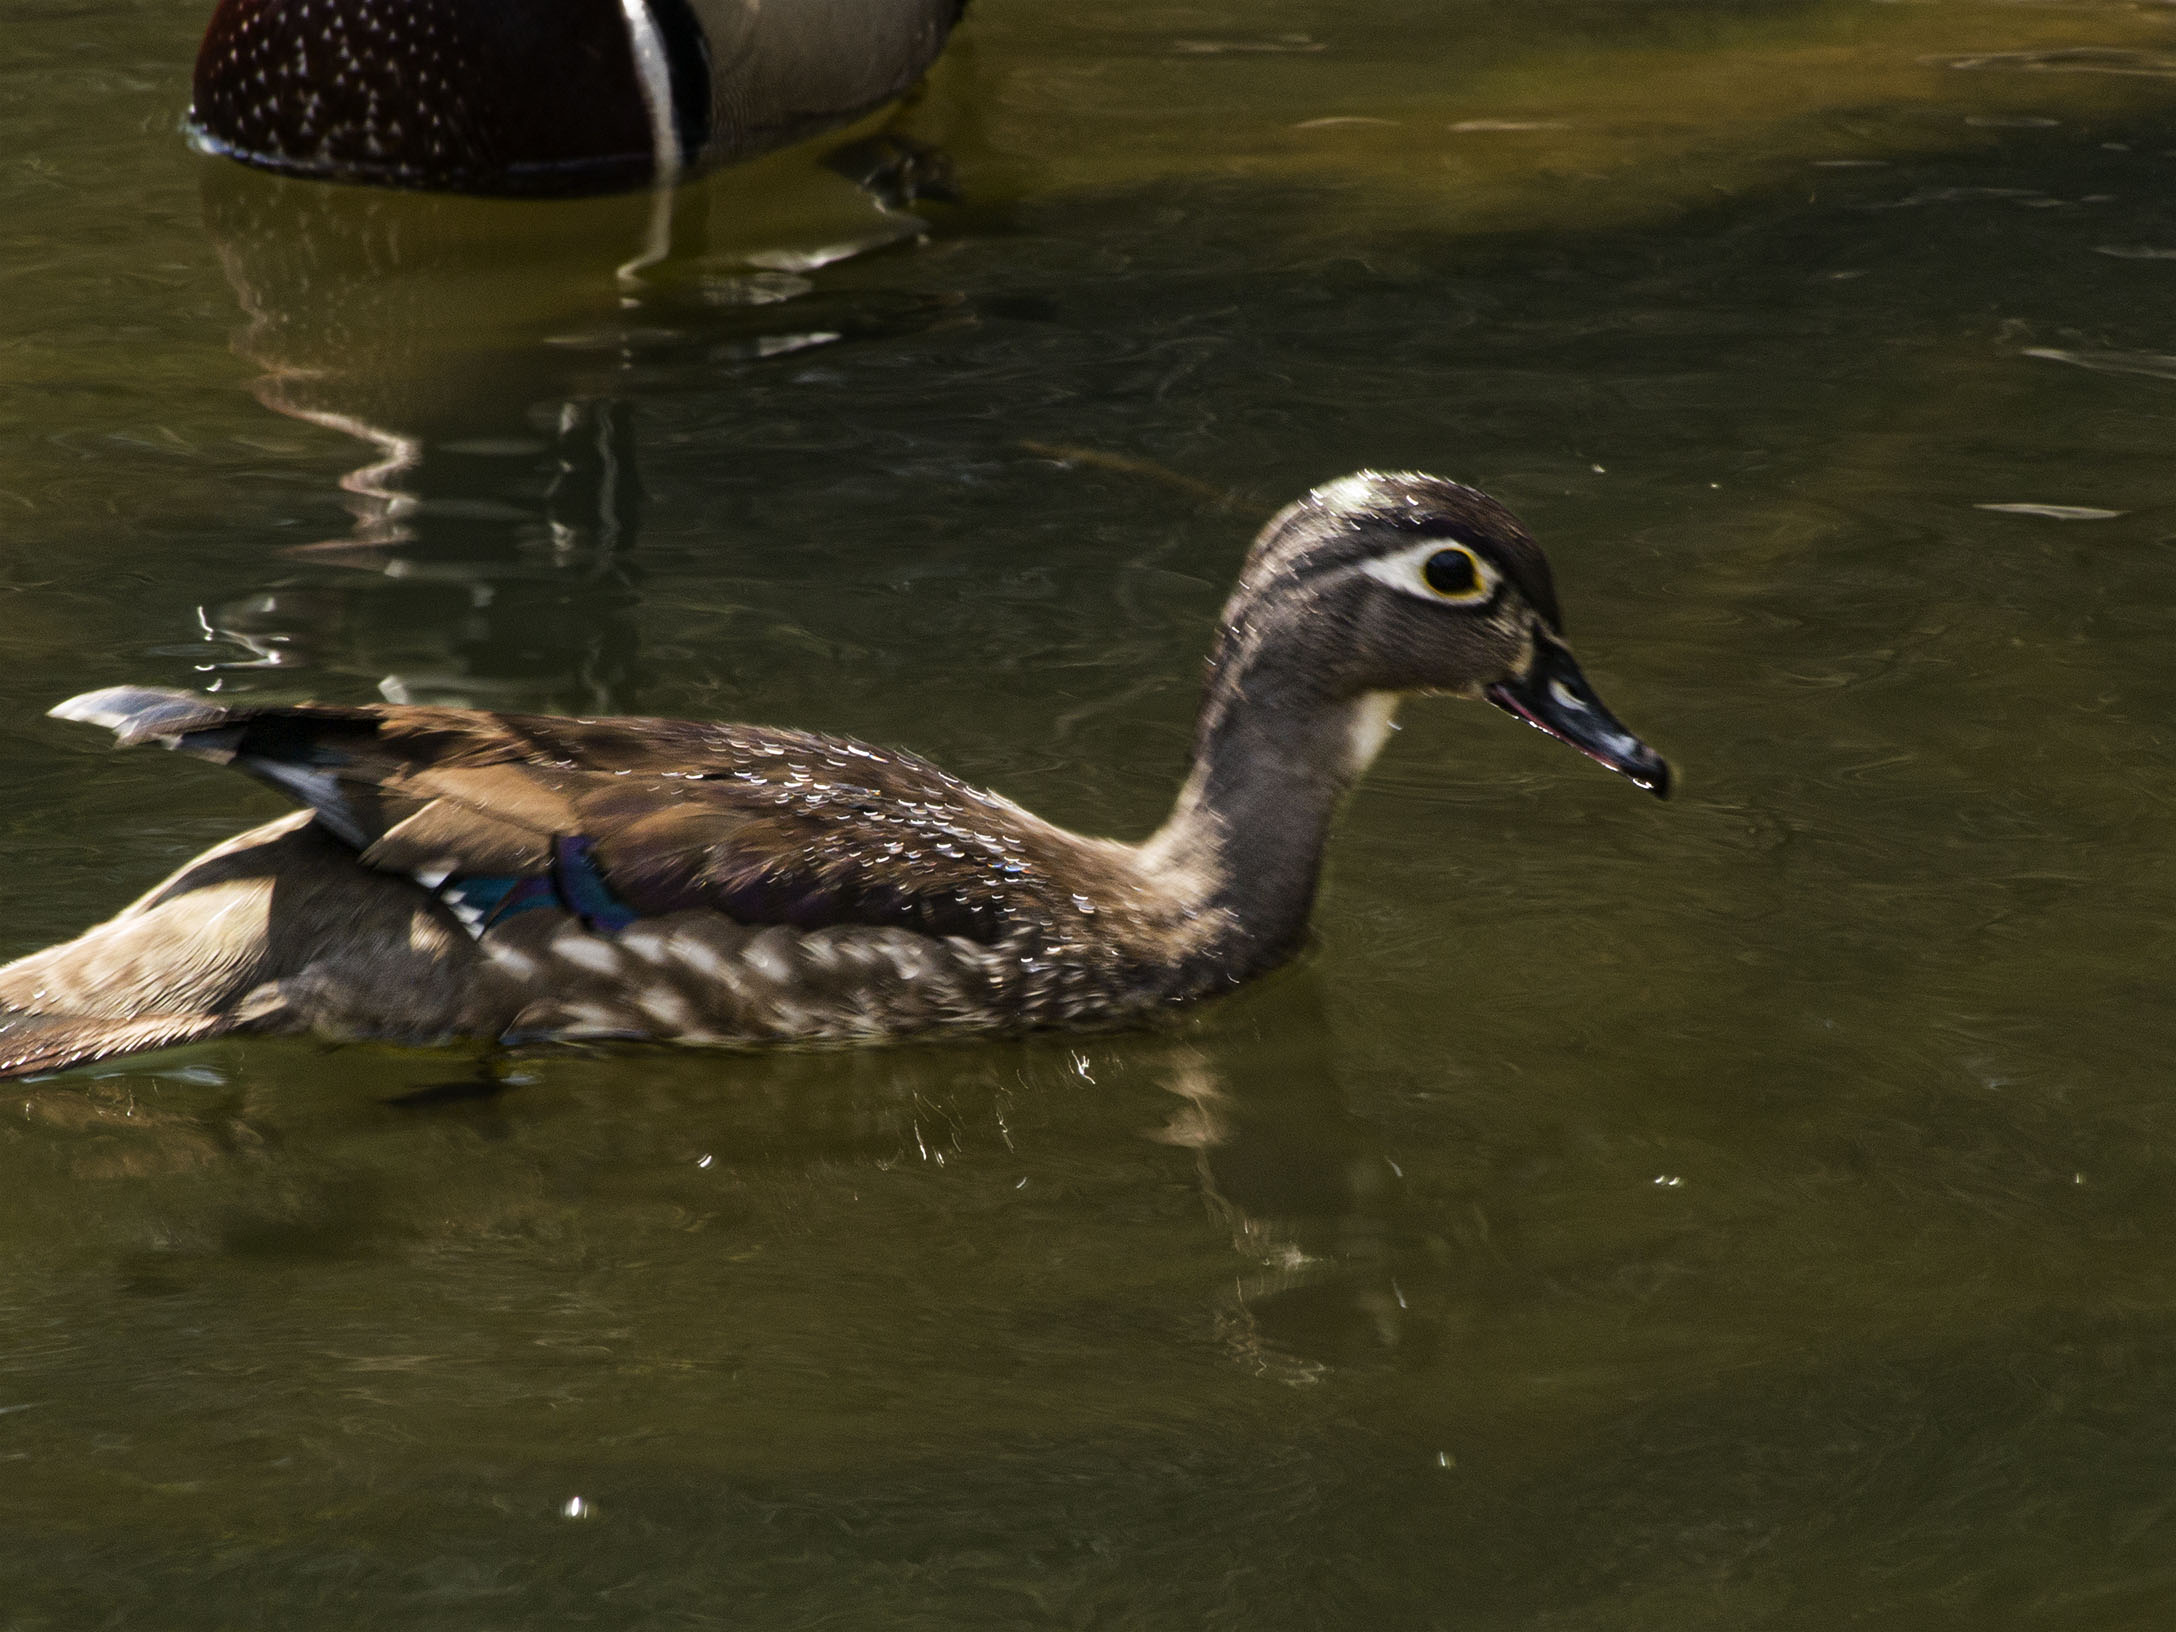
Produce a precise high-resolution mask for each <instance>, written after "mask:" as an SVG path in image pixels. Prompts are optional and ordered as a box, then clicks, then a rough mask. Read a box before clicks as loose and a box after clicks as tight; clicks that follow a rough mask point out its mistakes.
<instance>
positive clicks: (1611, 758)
mask: <svg viewBox="0 0 2176 1632" xmlns="http://www.w3.org/2000/svg"><path fill="white" fill-rule="evenodd" d="M1486 695H1487V697H1488V700H1489V701H1490V702H1492V703H1494V704H1495V705H1496V706H1497V707H1498V708H1500V709H1502V710H1503V711H1504V712H1505V713H1507V714H1516V715H1517V716H1518V717H1519V718H1520V719H1522V720H1524V721H1525V722H1526V723H1527V724H1528V725H1531V726H1534V727H1536V728H1537V729H1539V730H1543V731H1546V732H1548V733H1549V735H1550V736H1552V737H1555V738H1556V739H1557V740H1558V741H1559V742H1568V743H1570V744H1571V745H1572V746H1573V747H1574V748H1576V749H1578V750H1579V751H1580V752H1581V753H1582V754H1585V755H1586V756H1587V758H1589V759H1591V760H1594V761H1596V762H1597V763H1599V764H1603V765H1607V766H1608V767H1609V768H1610V769H1611V770H1613V771H1616V772H1617V773H1618V774H1620V775H1622V776H1628V777H1630V778H1631V779H1632V781H1633V782H1634V783H1635V784H1636V785H1637V786H1639V787H1643V788H1645V789H1646V790H1647V791H1648V792H1649V793H1652V794H1653V795H1654V796H1655V797H1656V798H1658V799H1667V798H1669V797H1670V767H1669V764H1668V763H1667V762H1666V761H1665V760H1664V759H1663V757H1662V756H1661V755H1660V754H1658V753H1656V752H1655V751H1654V749H1652V748H1650V747H1648V746H1647V744H1646V743H1644V742H1642V741H1640V739H1639V738H1637V737H1635V736H1634V735H1633V734H1632V733H1631V732H1629V731H1627V730H1626V729H1625V728H1624V727H1623V726H1622V725H1620V724H1619V723H1618V721H1617V717H1616V716H1615V715H1614V714H1612V713H1610V711H1609V710H1608V709H1606V708H1604V707H1603V706H1602V700H1601V698H1599V697H1597V696H1595V695H1594V688H1593V687H1592V686H1590V685H1588V684H1587V677H1586V676H1585V675H1583V674H1581V673H1580V672H1579V665H1578V664H1577V663H1574V662H1573V661H1572V654H1571V653H1570V652H1569V651H1567V650H1566V649H1565V648H1564V647H1562V646H1560V645H1558V644H1557V643H1556V642H1555V641H1553V640H1550V639H1548V638H1547V637H1546V636H1544V637H1543V638H1542V639H1541V640H1540V641H1539V642H1538V643H1537V645H1536V647H1535V651H1534V662H1533V666H1532V667H1531V668H1529V669H1528V670H1527V671H1526V673H1525V674H1523V675H1521V676H1520V677H1519V678H1518V679H1516V680H1499V681H1498V682H1497V683H1496V684H1495V685H1493V686H1490V687H1489V688H1488V691H1487V693H1486Z"/></svg>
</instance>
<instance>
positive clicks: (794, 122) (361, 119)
mask: <svg viewBox="0 0 2176 1632" xmlns="http://www.w3.org/2000/svg"><path fill="white" fill-rule="evenodd" d="M963 4H964V0H220V4H219V8H218V10H217V11H216V12H214V13H213V15H212V21H211V26H210V27H209V28H208V29H207V30H206V32H205V35H204V43H203V45H202V47H201V48H200V49H199V50H198V52H197V60H196V82H195V87H194V97H193V100H192V103H191V106H190V109H189V128H190V132H191V135H192V137H193V138H194V140H195V141H196V142H197V144H198V145H199V146H201V147H203V148H206V149H208V150H209V151H211V152H215V153H220V154H224V155H226V156H227V157H230V158H236V159H240V160H242V161H244V162H245V163H248V164H254V165H258V166H261V167H263V168H266V169H270V170H280V171H284V172H286V173H288V174H290V175H299V176H312V177H318V178H321V179H327V180H337V181H356V182H371V183H376V184H378V185H381V186H388V187H422V188H430V189H433V190H437V191H443V192H461V193H502V194H519V195H526V196H531V197H547V196H554V195H568V194H575V193H596V192H614V191H618V190H621V189H626V188H636V187H645V186H651V185H665V184H668V183H671V182H673V181H677V180H679V179H681V178H682V177H684V176H688V175H692V174H694V173H696V172H697V171H700V170H704V169H707V168H709V167H711V166H713V165H717V164H723V163H728V162H730V161H732V160H735V159H744V158H749V157H752V156H754V155H755V154H758V153H763V152H768V151H769V150H771V149H772V148H776V147H782V146H784V145H785V144H786V143H788V142H792V141H798V140H800V139H801V138H802V137H804V136H807V135H811V134H813V133H814V132H816V131H818V130H821V129H824V128H826V127H828V126H831V125H836V124H841V123H843V122H845V121H846V120H849V119H853V118H855V117H858V116H859V115H861V114H863V113H866V112H868V111H869V110H870V109H872V108H875V107H878V106H880V105H881V104H883V103H885V102H889V101H891V100H892V99H893V98H894V97H896V96H898V95H899V94H900V93H901V92H903V91H905V90H906V89H907V88H908V87H909V86H910V85H912V84H913V83H914V82H915V81H916V80H917V79H919V78H920V77H921V76H922V74H923V72H924V71H925V70H926V69H927V68H928V67H929V65H930V64H931V63H932V62H933V61H935V60H936V57H937V53H938V52H939V51H941V50H942V49H943V48H944V42H945V38H946V36H947V34H949V32H950V31H951V28H952V25H953V23H954V22H955V21H957V20H958V17H959V13H960V8H961V6H962V5H963Z"/></svg>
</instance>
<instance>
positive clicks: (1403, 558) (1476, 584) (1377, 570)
mask: <svg viewBox="0 0 2176 1632" xmlns="http://www.w3.org/2000/svg"><path fill="white" fill-rule="evenodd" d="M1360 570H1361V571H1362V572H1364V573H1366V574H1367V575H1368V576H1369V577H1370V578H1373V579H1375V580H1376V581H1377V582H1379V583H1384V584H1388V585H1389V586H1390V587H1391V588H1392V589H1395V590H1399V591H1401V592H1403V593H1404V594H1407V595H1414V596H1418V597H1419V598H1420V599H1421V600H1424V601H1433V602H1435V603H1436V604H1437V605H1439V606H1486V605H1487V604H1488V603H1489V601H1490V600H1492V599H1493V598H1494V597H1495V594H1496V589H1497V586H1498V585H1499V584H1501V583H1502V582H1503V574H1501V573H1500V572H1498V571H1497V570H1496V569H1495V568H1494V567H1493V566H1491V565H1489V563H1488V561H1487V560H1486V559H1485V558H1484V557H1483V556H1482V554H1481V552H1480V551H1478V550H1476V549H1474V548H1472V547H1471V546H1470V545H1466V544H1461V543H1459V542H1458V541H1457V540H1455V539H1449V538H1424V539H1422V540H1420V541H1419V542H1418V543H1415V544H1408V545H1406V546H1405V547H1404V548H1403V549H1401V550H1395V551H1393V552H1392V553H1391V554H1389V555H1378V556H1376V557H1375V558H1374V559H1372V560H1369V561H1364V562H1362V563H1361V564H1360Z"/></svg>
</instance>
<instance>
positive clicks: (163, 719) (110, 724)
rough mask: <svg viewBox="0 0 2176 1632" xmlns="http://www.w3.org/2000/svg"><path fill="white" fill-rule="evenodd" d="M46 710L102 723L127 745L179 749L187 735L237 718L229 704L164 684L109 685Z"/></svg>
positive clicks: (81, 721)
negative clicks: (150, 744)
mask: <svg viewBox="0 0 2176 1632" xmlns="http://www.w3.org/2000/svg"><path fill="white" fill-rule="evenodd" d="M46 712H47V713H49V714H50V715H51V716H52V717H53V718H54V719H56V720H72V721H74V722H76V723H77V724H80V725H102V726H104V727H105V728H106V729H107V730H109V731H111V732H112V733H113V735H114V741H115V743H116V745H117V746H119V747H122V748H133V747H135V746H136V745H137V744H138V743H140V742H154V741H156V742H164V743H166V744H167V745H168V746H169V747H179V746H180V745H181V739H182V737H183V736H184V735H186V734H188V733H190V732H196V731H204V730H207V729H212V728H216V727H218V726H222V725H225V724H226V723H227V721H228V719H229V718H230V717H231V715H230V711H229V710H228V709H227V708H226V707H225V706H224V705H223V704H220V703H215V702H213V701H212V700H211V699H210V698H209V697H199V696H196V695H194V694H193V693H190V692H186V691H169V690H167V689H165V688H164V687H162V686H108V687H106V689H105V690H103V691H86V692H84V693H83V694H82V695H81V696H79V697H71V698H69V699H68V700H67V701H66V702H65V703H57V704H55V705H54V706H53V707H52V708H50V709H48V710H47V711H46Z"/></svg>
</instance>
